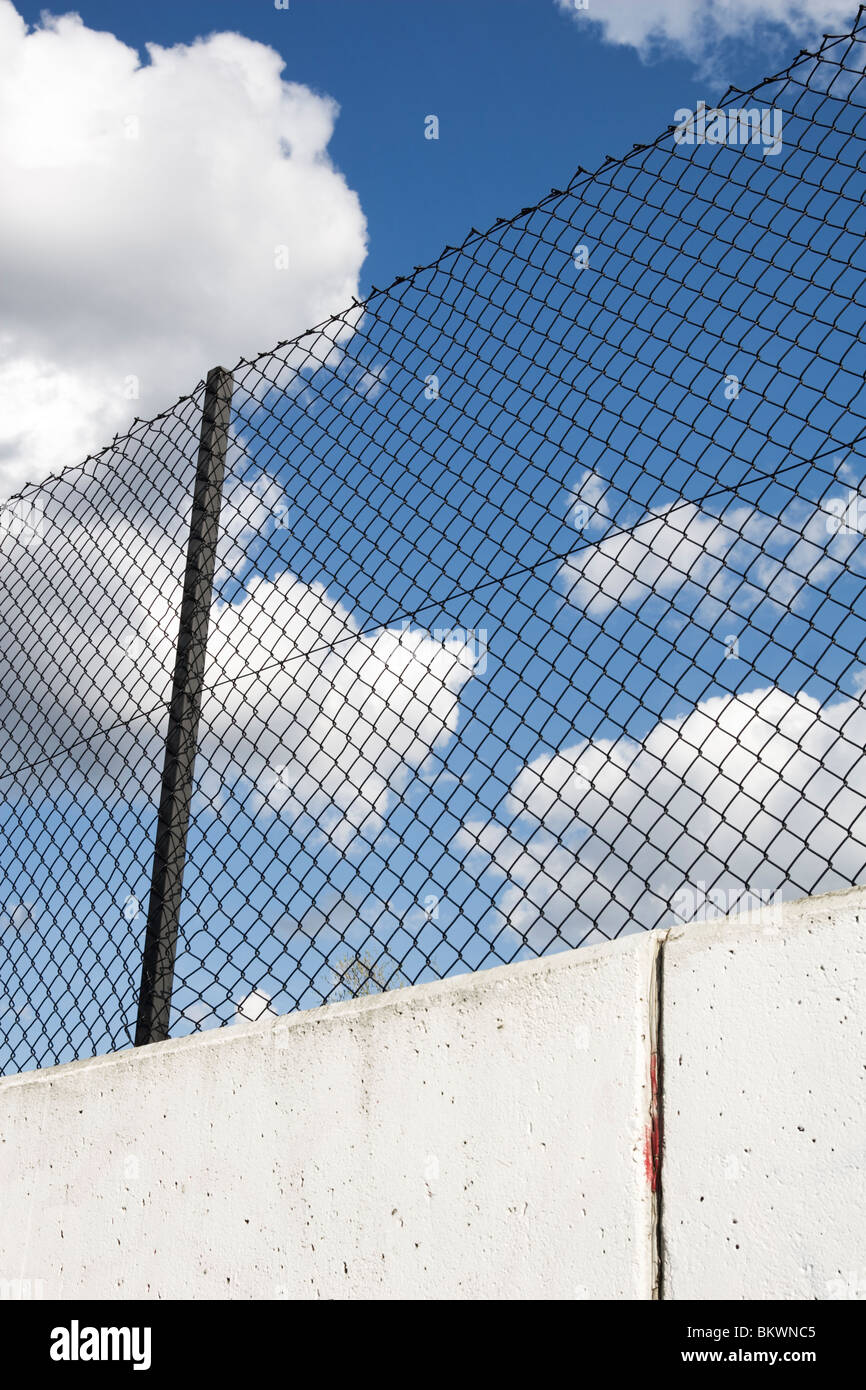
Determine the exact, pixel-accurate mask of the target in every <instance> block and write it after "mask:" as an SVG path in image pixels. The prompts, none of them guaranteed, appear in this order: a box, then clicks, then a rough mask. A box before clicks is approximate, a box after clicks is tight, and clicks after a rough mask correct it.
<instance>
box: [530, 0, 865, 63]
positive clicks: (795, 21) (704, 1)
mask: <svg viewBox="0 0 866 1390" xmlns="http://www.w3.org/2000/svg"><path fill="white" fill-rule="evenodd" d="M556 2H557V4H558V6H559V8H560V9H561V10H563V11H564V12H565V13H568V14H571V15H573V16H574V18H575V20H576V21H578V22H579V23H581V24H587V23H592V24H596V25H600V26H601V28H602V31H603V36H604V38H605V40H606V41H607V42H608V43H615V44H624V45H627V46H628V47H630V48H634V49H636V50H637V52H638V53H639V54H640V56H641V58H642V59H643V60H644V61H645V62H646V61H648V60H650V59H652V58H654V57H659V56H666V55H667V54H669V53H673V54H680V55H684V56H686V57H688V58H690V59H692V60H694V61H696V62H698V63H699V64H701V66H703V67H705V66H706V65H707V63H708V61H712V60H713V59H714V58H715V56H716V55H717V54H718V51H719V49H720V48H721V47H722V45H724V44H725V43H726V42H728V41H731V40H754V39H755V38H757V37H758V36H759V35H762V34H763V36H764V38H765V40H766V37H767V31H769V30H771V29H776V30H777V31H781V32H782V33H784V35H785V38H786V39H787V40H788V41H789V42H790V40H796V41H798V42H801V43H810V42H813V41H814V40H816V39H820V37H821V35H822V34H823V33H825V32H832V33H844V32H846V30H847V29H848V28H850V23H851V21H853V19H854V16H855V15H856V13H857V5H856V4H852V3H851V0H722V3H713V0H639V3H638V0H590V3H589V7H588V8H587V9H579V8H578V6H577V5H576V4H575V0H556Z"/></svg>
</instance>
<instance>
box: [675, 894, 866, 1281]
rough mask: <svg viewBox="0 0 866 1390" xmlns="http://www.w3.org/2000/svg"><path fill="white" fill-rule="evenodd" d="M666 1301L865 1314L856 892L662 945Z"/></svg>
mask: <svg viewBox="0 0 866 1390" xmlns="http://www.w3.org/2000/svg"><path fill="white" fill-rule="evenodd" d="M662 1000H663V1002H662V1043H661V1045H662V1053H663V1060H664V1068H663V1077H662V1084H663V1098H662V1105H663V1112H664V1127H665V1128H664V1165H663V1170H662V1171H663V1180H662V1230H663V1261H662V1267H663V1284H662V1293H663V1296H664V1297H666V1298H699V1299H707V1298H727V1299H743V1298H750V1299H764V1298H781V1299H791V1298H808V1299H813V1298H816V1299H827V1298H866V1172H864V1170H866V892H864V890H862V889H860V890H854V891H850V892H844V893H833V894H828V895H826V896H824V897H821V898H815V899H812V900H809V899H806V900H804V901H802V902H799V903H793V904H790V905H788V906H785V907H783V908H777V909H767V910H765V911H762V912H759V913H756V914H751V915H749V916H748V917H743V918H739V919H729V920H727V921H725V922H721V923H715V924H705V925H703V924H702V925H692V926H689V927H684V928H677V929H676V930H674V931H672V932H671V933H670V935H669V937H668V940H667V942H666V945H665V948H664V952H663V967H662Z"/></svg>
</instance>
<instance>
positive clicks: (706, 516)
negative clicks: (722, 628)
mask: <svg viewBox="0 0 866 1390" xmlns="http://www.w3.org/2000/svg"><path fill="white" fill-rule="evenodd" d="M593 476H594V475H593ZM593 492H594V496H595V502H596V506H597V508H598V509H599V510H600V509H601V507H602V506H603V505H604V498H605V493H604V492H603V491H602V490H600V489H599V488H598V486H597V485H596V484H594V485H593ZM858 495H859V494H858ZM846 508H847V511H848V512H850V510H851V502H850V498H848V499H846V498H844V497H843V496H841V495H838V494H835V493H834V494H832V495H828V497H827V498H825V499H824V501H823V502H822V503H821V504H820V505H815V504H812V503H809V502H807V501H805V500H802V499H799V498H798V499H796V500H795V501H793V502H792V503H791V504H790V505H789V506H788V507H787V508H786V509H785V511H784V512H783V513H782V515H781V516H778V517H776V516H770V515H768V514H767V513H765V512H762V511H761V510H760V509H759V508H757V507H752V506H747V505H740V506H736V507H732V508H730V509H729V510H728V511H727V512H725V513H724V514H723V515H721V516H716V515H713V514H712V513H709V512H705V511H703V510H702V509H701V508H700V507H699V506H698V505H697V504H696V503H694V502H676V503H669V504H668V505H667V506H663V507H658V508H654V509H652V510H651V511H649V512H648V513H647V514H646V516H645V518H644V519H643V520H642V521H640V522H639V523H638V524H637V525H636V526H632V527H629V528H628V529H627V530H624V531H617V530H612V531H611V532H610V534H609V535H606V536H604V537H602V538H601V539H600V540H599V541H598V542H597V543H595V544H591V545H586V546H584V547H583V548H582V549H581V550H578V551H575V553H574V554H573V555H571V556H570V557H569V559H568V560H567V561H566V563H565V564H564V565H563V567H562V570H561V572H560V582H561V583H562V585H563V587H564V589H565V592H566V596H567V598H568V600H569V602H571V603H573V604H575V605H576V606H577V607H579V608H582V609H584V611H585V612H586V613H587V614H588V616H589V617H591V618H593V619H594V620H596V621H601V620H602V619H603V618H604V617H605V616H606V615H607V614H608V613H610V612H611V611H612V609H614V608H615V607H617V606H618V605H621V606H623V607H630V608H639V607H640V605H641V604H642V603H644V602H646V601H647V600H648V599H649V598H651V597H654V596H655V597H659V598H665V599H668V600H671V599H676V604H677V607H678V608H679V609H680V611H683V610H685V611H688V612H692V613H695V612H698V610H701V612H700V616H701V618H702V620H703V621H705V622H707V623H709V622H712V621H714V618H715V617H716V616H719V615H720V614H721V613H722V612H723V611H724V609H725V607H726V605H727V604H728V603H729V602H731V600H732V599H734V598H736V606H737V608H738V610H739V611H741V612H742V611H748V610H750V609H752V608H754V607H755V606H756V605H757V604H758V603H761V602H763V601H764V600H766V599H769V600H771V601H773V602H776V603H779V604H784V605H785V606H786V607H796V606H797V604H798V603H799V602H800V601H801V600H802V598H803V596H804V594H805V592H806V591H807V589H809V588H810V587H815V586H819V585H822V584H828V583H832V581H833V580H834V579H835V578H838V577H839V576H840V575H842V574H843V573H844V568H845V563H846V561H847V560H848V559H849V557H850V556H851V553H852V552H853V551H854V550H855V549H856V547H857V546H858V544H859V542H860V540H861V539H862V537H861V536H860V535H859V534H858V532H857V530H856V528H854V527H849V526H842V525H840V522H839V515H838V514H839V511H840V509H842V510H844V509H846ZM846 514H847V513H846Z"/></svg>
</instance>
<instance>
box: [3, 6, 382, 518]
mask: <svg viewBox="0 0 866 1390" xmlns="http://www.w3.org/2000/svg"><path fill="white" fill-rule="evenodd" d="M283 67H284V64H283V61H282V59H281V58H280V56H279V55H278V54H277V53H276V52H275V51H274V50H272V49H270V48H268V47H267V46H266V45H264V44H260V43H255V42H252V41H251V40H249V39H246V38H243V37H241V36H240V35H239V34H232V33H223V34H215V35H212V36H210V37H209V38H206V39H199V40H196V41H195V42H194V43H191V44H188V45H184V44H178V45H175V46H174V47H171V48H163V47H159V46H157V45H155V44H151V45H148V47H147V52H146V56H144V55H140V54H139V53H137V52H136V51H135V50H134V49H132V48H130V47H128V46H127V45H125V44H123V43H121V42H120V41H119V40H118V39H117V38H115V37H114V36H113V35H111V34H109V33H100V32H96V31H95V30H92V29H89V28H87V27H86V26H85V25H84V24H83V23H82V21H81V19H80V18H79V17H78V16H77V15H74V14H70V15H65V16H63V17H60V18H53V17H51V16H48V15H46V16H43V18H42V20H41V21H40V23H39V25H38V26H36V27H35V28H33V29H30V30H28V26H27V25H26V24H25V22H24V20H23V19H22V18H21V17H20V15H19V14H18V13H17V11H16V10H15V8H14V6H13V5H12V3H11V0H0V184H2V187H3V208H4V211H3V218H2V222H0V317H2V323H3V328H2V331H0V495H9V493H10V492H12V491H14V490H16V489H17V488H18V487H19V486H20V485H21V483H22V482H24V481H25V480H33V479H36V478H38V477H40V476H44V474H45V473H46V472H48V471H52V472H54V471H57V470H58V469H59V468H60V467H61V466H62V465H64V464H67V463H69V462H76V461H78V460H79V459H80V458H82V457H83V456H84V455H85V454H87V453H88V452H89V451H92V450H95V449H97V448H99V447H101V446H102V445H104V444H105V443H106V442H107V441H108V440H110V439H111V437H112V436H113V434H114V433H115V432H118V431H121V430H123V429H125V428H126V427H127V426H128V424H129V422H130V420H131V419H132V417H133V416H139V417H141V418H142V419H146V418H149V417H151V416H152V415H154V414H155V413H156V412H157V411H158V410H161V409H163V408H165V407H166V406H167V405H169V404H170V403H171V402H172V401H173V400H174V399H175V398H176V397H177V396H178V395H180V394H182V393H183V392H184V391H188V390H190V389H191V388H192V386H193V385H194V384H195V382H196V381H197V380H198V379H199V378H200V377H202V376H203V375H204V374H205V373H206V371H207V369H208V368H209V367H211V366H213V365H215V364H216V363H217V362H220V361H222V362H224V363H225V365H231V364H232V363H233V362H235V361H236V360H237V359H238V358H239V357H240V356H241V355H246V356H249V355H251V354H253V353H255V352H258V351H264V350H266V349H268V348H269V347H270V346H271V345H272V344H273V343H274V342H276V341H278V340H284V339H286V338H289V337H291V336H293V335H294V334H296V333H299V332H301V331H303V330H304V329H305V328H307V327H308V326H309V325H310V324H314V323H317V322H320V321H322V320H323V319H324V318H326V317H327V316H328V315H329V314H332V313H335V312H338V311H339V310H341V309H343V308H344V307H345V305H346V304H347V303H349V302H350V301H351V298H352V296H353V295H355V294H356V293H357V286H358V272H359V269H360V266H361V263H362V261H363V258H364V255H365V239H366V227H365V221H364V217H363V214H362V211H361V208H360V205H359V203H358V199H357V197H356V195H355V194H354V193H353V192H352V191H351V190H350V189H349V188H348V187H347V185H346V182H345V180H344V178H343V177H342V175H341V174H340V173H339V172H338V171H337V170H336V169H335V168H334V167H333V164H332V163H331V161H330V159H329V156H328V142H329V140H330V137H331V133H332V130H333V126H334V121H335V119H336V116H337V114H338V108H337V106H336V104H335V103H334V101H332V100H331V99H330V98H328V97H326V96H321V95H318V94H316V93H313V92H312V91H310V90H309V89H307V88H306V87H304V86H301V85H299V84H297V83H293V82H290V81H287V80H286V79H285V77H284V75H283Z"/></svg>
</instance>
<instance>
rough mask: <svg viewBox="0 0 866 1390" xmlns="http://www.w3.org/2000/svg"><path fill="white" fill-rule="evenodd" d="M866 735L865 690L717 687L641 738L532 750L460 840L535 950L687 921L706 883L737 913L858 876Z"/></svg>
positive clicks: (506, 916)
mask: <svg viewBox="0 0 866 1390" xmlns="http://www.w3.org/2000/svg"><path fill="white" fill-rule="evenodd" d="M864 739H866V707H864V704H863V701H862V699H837V700H834V701H831V702H828V703H826V704H824V705H821V704H819V703H818V701H816V700H815V699H812V698H811V697H810V696H808V695H805V694H803V693H799V694H795V695H790V694H787V693H786V692H784V691H782V690H779V689H776V688H775V687H765V688H763V689H761V690H755V691H752V692H750V693H748V694H744V695H737V696H735V695H721V696H715V697H713V698H711V699H708V700H705V701H703V702H702V703H700V704H698V705H697V706H696V707H695V708H694V709H692V710H691V711H690V712H688V713H687V714H685V715H682V716H680V717H678V718H671V719H663V720H660V721H659V722H658V723H657V724H656V725H655V726H654V727H653V728H652V729H651V730H650V731H649V733H648V735H647V736H646V738H645V739H644V740H643V741H642V743H635V742H634V741H632V740H631V739H628V738H625V737H623V738H619V739H597V740H589V741H582V742H578V743H575V744H574V745H572V746H571V747H567V748H564V749H562V750H560V751H559V752H557V753H551V754H545V755H543V756H540V757H538V758H535V759H533V760H532V761H530V762H529V763H527V764H526V766H525V767H523V768H522V769H521V770H520V772H519V773H518V775H517V776H516V777H515V779H514V781H513V782H512V784H511V787H510V789H509V794H508V797H507V798H506V801H505V804H504V806H503V808H502V812H501V818H500V820H498V821H497V820H494V821H489V822H478V821H476V822H470V823H467V824H466V825H464V827H463V828H462V830H461V831H460V832H459V834H458V836H457V839H456V845H455V848H456V849H457V850H458V852H460V853H461V854H462V855H463V857H464V862H465V865H466V867H467V869H468V870H469V872H471V873H472V874H473V875H479V874H484V875H489V876H490V877H489V879H488V881H489V882H491V883H493V885H494V891H495V892H496V895H497V909H498V912H499V914H500V915H501V917H502V919H503V922H504V923H505V924H507V925H508V926H509V927H510V928H511V929H512V930H513V931H514V932H516V933H517V934H519V935H520V936H523V937H526V938H527V939H528V940H529V942H530V944H531V945H532V947H533V948H534V949H535V950H544V949H545V948H546V947H548V946H550V945H551V944H552V943H553V942H555V941H556V940H561V941H562V942H564V943H566V944H569V945H578V944H580V943H581V942H582V941H585V940H588V939H591V938H592V937H593V936H594V935H598V936H600V937H612V936H615V935H617V934H619V933H620V932H622V931H629V930H635V929H639V928H648V927H653V926H659V925H663V924H664V923H666V922H667V923H672V922H674V921H676V920H678V919H679V920H691V919H692V918H693V917H695V916H698V915H701V912H702V906H703V905H704V904H705V903H706V900H707V899H708V898H711V895H712V893H716V894H718V893H722V894H724V895H725V900H726V902H727V903H728V905H729V906H731V907H732V908H733V910H736V909H737V906H738V905H739V904H740V903H742V902H743V900H744V899H745V898H748V899H750V900H751V901H756V902H761V901H768V900H771V899H772V895H775V894H776V893H778V894H780V896H782V897H792V896H797V895H798V894H805V893H808V892H819V891H822V890H823V889H826V888H831V887H836V886H840V885H842V884H846V883H853V882H857V881H858V879H859V876H860V875H862V872H863V868H864V854H866V852H864V843H866V756H864V753H863V749H864V746H866V744H864ZM497 884H498V887H496V886H495V885H497Z"/></svg>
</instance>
